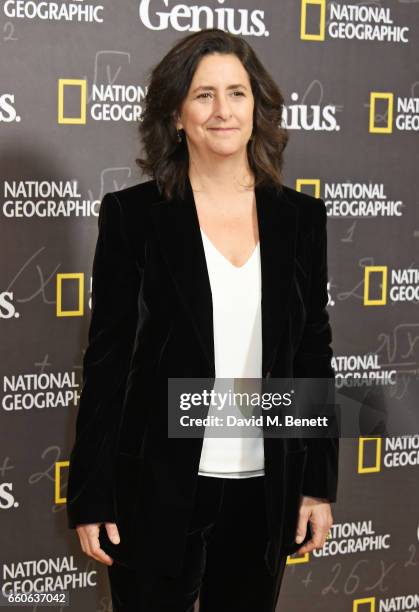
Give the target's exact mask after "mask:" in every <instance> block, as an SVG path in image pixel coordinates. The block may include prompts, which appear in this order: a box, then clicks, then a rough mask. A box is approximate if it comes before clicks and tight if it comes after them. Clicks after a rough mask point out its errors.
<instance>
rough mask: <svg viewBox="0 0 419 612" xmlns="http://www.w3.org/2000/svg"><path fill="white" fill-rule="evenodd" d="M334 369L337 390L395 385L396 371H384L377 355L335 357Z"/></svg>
mask: <svg viewBox="0 0 419 612" xmlns="http://www.w3.org/2000/svg"><path fill="white" fill-rule="evenodd" d="M332 367H333V369H334V371H335V382H336V387H337V388H342V387H361V386H363V385H371V384H379V385H385V384H395V383H396V379H395V377H396V375H397V371H396V370H383V369H381V365H380V363H379V356H378V355H377V354H376V353H370V354H364V355H334V356H333V357H332Z"/></svg>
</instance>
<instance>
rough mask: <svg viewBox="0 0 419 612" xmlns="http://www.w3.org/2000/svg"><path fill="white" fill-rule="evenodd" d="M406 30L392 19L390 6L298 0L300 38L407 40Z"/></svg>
mask: <svg viewBox="0 0 419 612" xmlns="http://www.w3.org/2000/svg"><path fill="white" fill-rule="evenodd" d="M327 11H328V15H326V12H327ZM408 34H409V28H408V27H407V26H400V25H397V24H395V23H394V20H393V17H392V12H391V9H390V8H382V7H378V6H362V5H359V4H345V3H343V4H338V3H337V2H330V3H327V2H326V0H301V21H300V38H301V40H310V41H324V40H326V38H327V39H341V40H367V41H370V40H374V41H378V42H384V43H402V44H404V43H407V42H409V39H408Z"/></svg>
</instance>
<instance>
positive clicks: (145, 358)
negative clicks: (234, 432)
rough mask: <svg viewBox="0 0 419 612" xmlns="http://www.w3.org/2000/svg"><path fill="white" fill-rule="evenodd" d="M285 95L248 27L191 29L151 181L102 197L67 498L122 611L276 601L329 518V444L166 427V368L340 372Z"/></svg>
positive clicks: (172, 63) (165, 77) (317, 234)
mask: <svg viewBox="0 0 419 612" xmlns="http://www.w3.org/2000/svg"><path fill="white" fill-rule="evenodd" d="M174 75H175V78H174ZM282 109H283V98H282V96H281V93H280V92H279V90H278V88H277V86H276V84H275V83H274V81H273V80H272V78H271V77H270V76H269V74H268V73H267V71H266V70H265V69H264V67H263V66H262V64H261V63H260V61H259V60H258V58H257V57H256V55H255V53H254V51H253V50H252V48H251V47H250V46H249V45H248V43H247V42H245V41H244V40H243V39H241V38H239V37H236V36H233V35H231V34H228V33H225V32H223V31H221V30H217V29H210V30H204V31H200V32H198V33H194V34H192V35H189V36H187V37H185V38H184V39H182V40H181V41H179V42H178V43H177V44H176V45H175V46H174V47H173V48H172V49H171V50H170V51H169V53H168V54H167V55H166V56H165V57H164V58H163V60H162V61H161V62H160V63H159V64H158V65H157V67H155V68H154V70H153V73H152V76H151V81H150V85H149V88H148V93H147V98H146V107H145V110H144V113H143V117H142V122H141V125H140V131H141V135H142V139H143V144H144V157H143V158H142V159H140V160H138V163H139V165H140V166H141V167H142V169H143V170H144V171H146V172H148V173H150V174H151V175H152V176H153V177H154V178H153V179H152V180H149V181H147V182H145V183H142V184H140V185H136V186H134V187H131V188H128V189H124V190H121V191H118V192H115V193H112V194H107V195H106V196H105V197H104V199H103V202H102V205H101V208H100V215H99V237H98V241H97V246H96V252H95V257H94V263H93V288H92V319H91V324H90V329H89V345H88V348H87V351H86V353H85V357H84V370H83V379H84V385H83V389H82V394H81V399H80V407H79V413H78V418H77V426H76V434H77V435H76V442H75V445H74V448H73V451H72V454H71V461H70V473H69V484H68V495H67V509H68V517H69V527H70V528H76V529H77V533H78V535H79V538H80V543H81V547H82V549H83V551H84V552H85V553H86V554H87V555H89V556H91V557H93V558H94V559H97V560H98V561H101V562H103V563H104V564H106V565H107V566H108V572H109V579H110V588H111V593H112V600H113V607H114V610H118V611H119V610H130V611H133V610H145V611H147V612H153V611H163V610H167V611H169V610H170V611H171V612H176V611H179V612H186V611H192V610H193V608H194V602H195V600H196V599H197V597H198V595H199V601H200V610H201V612H208V611H209V612H223V611H224V610H225V611H227V610H228V612H234V611H237V612H239V611H240V612H246V611H250V610H252V611H257V612H264V611H272V612H273V611H274V610H275V606H276V602H277V599H278V594H279V589H280V585H281V581H282V577H283V572H284V568H285V562H286V557H287V555H289V554H292V553H293V552H296V551H297V550H298V551H299V552H301V553H303V552H308V551H310V550H313V549H315V548H321V547H322V546H323V544H324V542H325V539H326V536H327V532H328V530H329V528H330V526H331V525H332V514H331V507H330V503H331V502H333V501H335V500H336V489H337V463H338V441H337V440H336V439H330V438H329V439H323V440H320V439H297V438H294V439H274V438H271V437H263V436H262V437H259V438H258V437H254V438H249V439H246V441H245V440H244V439H243V440H241V441H240V440H237V439H236V440H234V441H233V442H232V443H231V444H226V443H225V441H223V440H221V439H220V440H219V439H214V438H212V439H211V438H209V437H207V436H205V437H204V439H203V438H202V437H201V438H188V439H180V438H175V437H169V436H168V401H167V389H168V378H169V377H170V378H181V379H185V381H186V379H188V378H206V379H208V378H209V379H211V378H213V377H215V376H217V377H218V378H220V377H230V376H232V377H239V378H240V377H243V378H259V379H262V381H263V380H266V379H268V378H269V377H271V376H272V377H278V378H279V377H292V376H294V377H319V378H329V379H333V369H332V367H331V356H332V351H331V347H330V343H331V329H330V325H329V318H328V314H327V311H326V305H327V287H326V285H327V255H326V251H327V248H326V212H325V205H324V202H323V201H322V200H319V199H316V198H313V197H311V196H308V195H304V194H300V193H298V192H297V191H295V190H293V189H291V188H289V187H286V186H284V185H282V182H281V169H282V161H283V158H282V153H283V149H284V148H285V145H286V142H287V134H286V132H285V130H284V129H283V128H282V127H281V118H282ZM185 384H186V383H185ZM240 442H241V443H240ZM310 527H311V530H310ZM301 544H303V545H302V546H301Z"/></svg>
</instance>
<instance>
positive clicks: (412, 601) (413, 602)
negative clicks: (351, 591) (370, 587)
mask: <svg viewBox="0 0 419 612" xmlns="http://www.w3.org/2000/svg"><path fill="white" fill-rule="evenodd" d="M394 610H397V612H416V611H417V610H419V594H418V593H412V594H409V595H397V596H395V597H385V598H384V597H382V598H379V597H361V598H360V599H354V600H353V602H352V612H393V611H394Z"/></svg>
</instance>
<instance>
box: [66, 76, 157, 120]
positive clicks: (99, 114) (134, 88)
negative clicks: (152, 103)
mask: <svg viewBox="0 0 419 612" xmlns="http://www.w3.org/2000/svg"><path fill="white" fill-rule="evenodd" d="M87 89H88V86H87V80H86V79H58V92H57V96H58V104H57V113H58V118H57V121H58V123H59V124H61V125H86V123H87V118H88V117H89V118H90V119H92V120H93V121H127V122H138V121H139V119H140V116H141V112H142V108H141V105H140V102H141V100H142V99H143V98H145V96H146V93H147V91H146V90H147V88H146V90H143V89H142V87H140V86H138V85H103V84H102V85H93V86H92V88H91V91H90V95H89V97H88V95H87Z"/></svg>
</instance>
